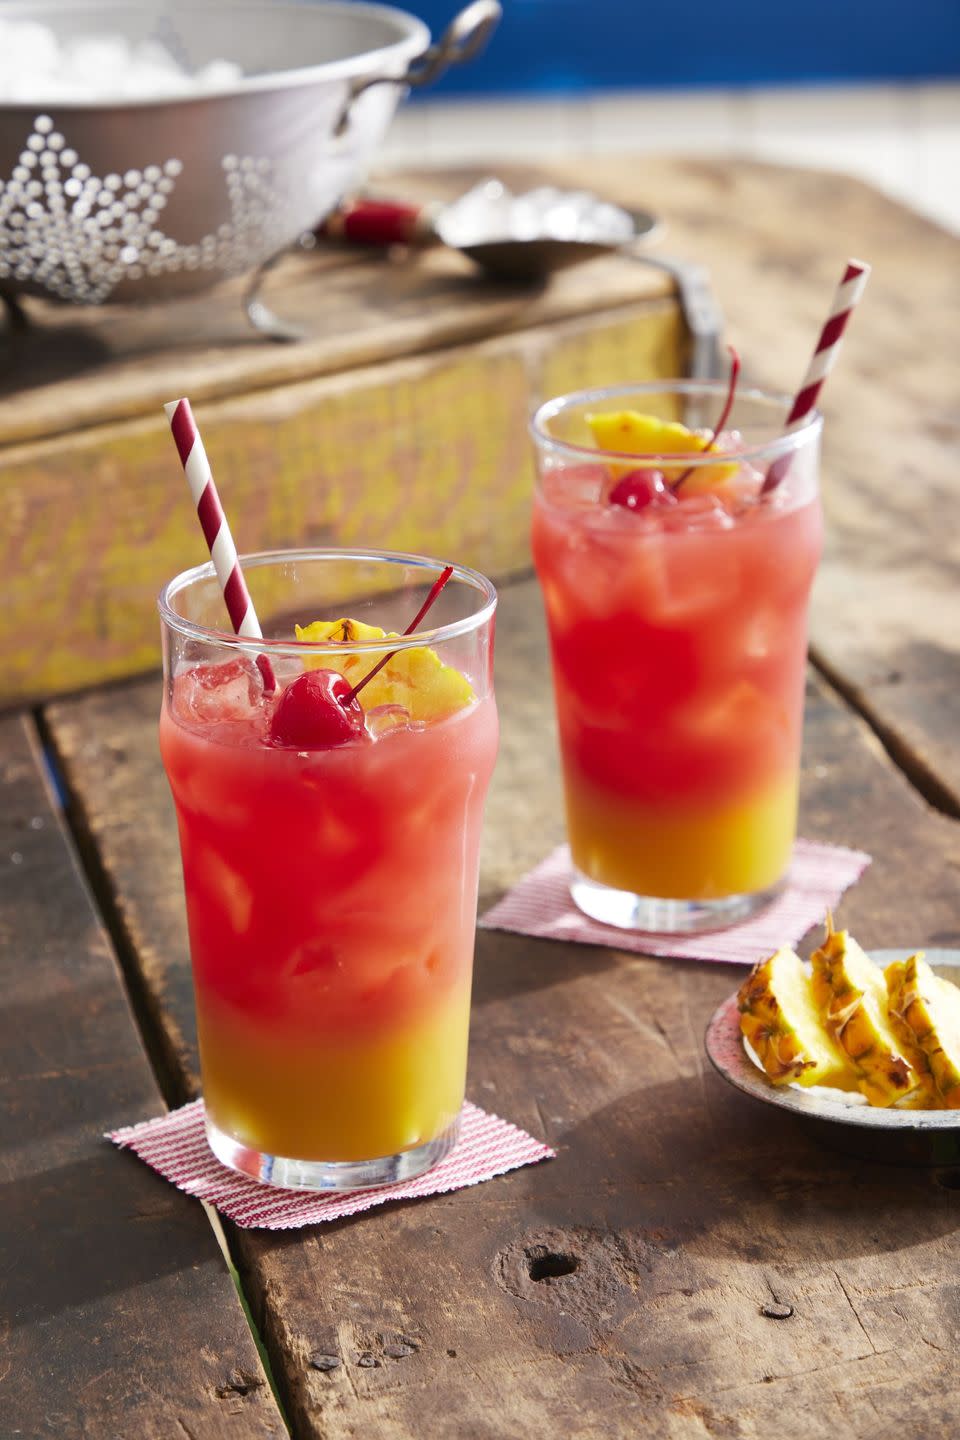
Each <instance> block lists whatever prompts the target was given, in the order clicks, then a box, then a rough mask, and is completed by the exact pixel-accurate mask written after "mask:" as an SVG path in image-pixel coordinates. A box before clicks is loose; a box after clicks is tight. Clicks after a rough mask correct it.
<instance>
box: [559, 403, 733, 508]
mask: <svg viewBox="0 0 960 1440" xmlns="http://www.w3.org/2000/svg"><path fill="white" fill-rule="evenodd" d="M586 420H587V424H588V425H589V426H590V433H591V435H592V436H593V441H594V444H595V445H597V446H598V447H599V449H601V450H608V451H614V452H619V453H620V454H621V455H637V456H649V455H701V454H703V452H704V451H705V450H708V449H709V448H710V441H709V437H707V436H706V435H698V434H697V433H696V432H695V431H693V430H688V429H687V427H686V425H681V424H680V422H679V421H678V420H660V419H658V418H657V416H656V415H641V414H640V412H639V411H637V410H617V411H615V412H614V413H612V414H599V415H588V416H587V417H586ZM612 468H613V470H614V473H615V474H616V475H618V476H619V475H621V474H624V475H625V474H626V473H627V472H628V470H629V469H630V467H629V466H627V465H620V466H614V467H612ZM688 468H689V467H688V466H686V465H662V466H661V467H660V469H661V471H662V473H663V478H664V479H665V480H666V482H667V484H668V485H672V484H673V483H674V482H675V481H677V480H679V479H680V476H681V475H682V474H683V473H684V471H685V470H687V469H688ZM739 468H740V467H739V465H738V464H737V463H733V464H731V465H711V466H709V468H708V469H706V470H704V472H703V473H701V472H700V470H699V468H696V469H694V470H693V472H692V473H691V474H690V475H689V477H688V478H687V479H686V480H685V481H684V483H683V494H685V495H694V494H696V493H697V491H698V490H701V489H714V488H715V487H716V486H717V485H718V484H720V483H721V482H723V481H724V480H729V479H730V478H731V476H733V475H736V473H737V471H738V470H739ZM698 481H699V482H700V483H698Z"/></svg>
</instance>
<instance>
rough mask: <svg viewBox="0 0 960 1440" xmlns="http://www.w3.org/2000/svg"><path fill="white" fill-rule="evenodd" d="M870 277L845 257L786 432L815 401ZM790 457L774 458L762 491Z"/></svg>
mask: <svg viewBox="0 0 960 1440" xmlns="http://www.w3.org/2000/svg"><path fill="white" fill-rule="evenodd" d="M869 278H870V266H869V265H867V264H866V263H865V262H864V261H863V260H848V261H847V268H846V269H845V270H844V272H843V279H842V280H841V281H840V284H839V285H838V286H837V291H836V294H835V295H834V297H833V304H832V305H831V306H830V313H829V315H828V316H827V319H826V323H825V324H824V327H823V329H822V330H821V331H820V338H819V340H818V341H817V346H816V349H815V350H814V352H813V356H812V358H811V360H810V364H809V365H808V366H807V373H806V375H804V377H803V384H802V385H801V386H800V389H799V390H798V391H797V394H796V398H795V400H794V402H793V404H792V405H791V407H790V414H789V415H788V416H787V423H786V426H785V428H784V434H785V435H790V434H791V433H792V432H793V431H794V430H799V429H800V427H801V425H803V424H804V422H805V421H806V419H807V417H808V416H809V414H810V412H811V411H812V410H813V408H814V406H815V405H816V403H817V398H818V396H819V394H820V391H821V390H822V389H823V382H824V381H825V380H826V378H827V376H828V375H829V374H830V371H831V370H832V369H833V367H834V364H835V362H836V359H837V356H838V354H839V353H840V342H841V341H842V339H843V332H844V331H845V330H846V328H847V324H848V322H849V320H850V316H851V315H852V314H853V311H854V309H855V307H856V304H857V301H858V300H859V299H860V296H861V295H862V294H863V292H864V290H865V288H866V284H867V281H868V279H869ZM792 458H793V457H792V456H791V455H784V456H781V458H780V459H779V460H775V461H774V462H773V464H772V465H771V466H770V469H769V470H768V471H767V478H766V479H765V480H764V482H763V490H762V491H761V494H764V495H766V494H769V492H770V491H771V490H774V489H776V487H777V486H778V485H779V484H780V481H781V480H782V479H783V477H784V475H785V474H786V473H787V470H788V469H789V466H790V461H791V459H792Z"/></svg>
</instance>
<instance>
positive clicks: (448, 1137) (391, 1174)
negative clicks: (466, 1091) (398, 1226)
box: [206, 1115, 460, 1194]
mask: <svg viewBox="0 0 960 1440" xmlns="http://www.w3.org/2000/svg"><path fill="white" fill-rule="evenodd" d="M206 1130H207V1144H208V1145H209V1146H210V1149H211V1150H212V1151H213V1153H214V1155H216V1157H217V1159H218V1160H220V1161H222V1163H223V1164H224V1165H228V1166H229V1167H230V1169H231V1170H239V1172H240V1174H241V1175H249V1176H250V1178H251V1179H252V1180H259V1181H260V1183H261V1184H262V1185H276V1186H277V1187H278V1188H279V1189H283V1190H322V1191H326V1192H327V1193H328V1194H336V1193H338V1192H340V1191H344V1190H372V1189H375V1188H376V1187H377V1186H379V1185H394V1184H396V1182H397V1181H398V1180H412V1179H413V1177H414V1176H415V1175H422V1174H423V1172H424V1171H425V1170H430V1169H432V1168H433V1166H434V1165H436V1164H438V1163H439V1162H440V1161H441V1160H442V1159H443V1158H444V1156H445V1155H449V1153H450V1151H451V1150H452V1149H453V1147H454V1145H456V1143H457V1139H458V1137H459V1135H460V1116H459V1115H458V1116H457V1118H456V1120H454V1122H453V1124H452V1125H449V1126H448V1127H447V1129H446V1130H444V1131H443V1132H442V1133H441V1134H440V1135H438V1136H437V1137H436V1138H435V1139H433V1140H428V1141H427V1142H426V1143H425V1144H424V1145H418V1146H417V1147H416V1149H414V1150H401V1151H399V1152H398V1153H397V1154H396V1155H382V1156H380V1158H379V1159H377V1160H291V1159H288V1158H287V1157H286V1156H284V1155H267V1154H265V1153H264V1152H262V1151H260V1150H253V1149H251V1148H250V1146H249V1145H242V1144H241V1143H240V1141H239V1140H235V1139H234V1138H233V1136H232V1135H227V1134H226V1132H225V1131H223V1130H219V1129H218V1128H217V1126H216V1125H214V1124H213V1122H212V1121H211V1119H210V1117H209V1116H207V1118H206Z"/></svg>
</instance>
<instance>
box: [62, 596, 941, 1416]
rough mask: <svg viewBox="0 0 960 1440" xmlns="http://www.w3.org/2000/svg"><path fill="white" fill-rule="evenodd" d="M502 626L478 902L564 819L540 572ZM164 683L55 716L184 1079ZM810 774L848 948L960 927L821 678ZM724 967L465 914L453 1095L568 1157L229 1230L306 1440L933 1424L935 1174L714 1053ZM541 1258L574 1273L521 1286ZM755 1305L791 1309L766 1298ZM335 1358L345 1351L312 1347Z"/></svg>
mask: <svg viewBox="0 0 960 1440" xmlns="http://www.w3.org/2000/svg"><path fill="white" fill-rule="evenodd" d="M497 635H498V689H499V697H500V705H501V713H502V719H503V745H502V752H501V760H500V764H499V767H498V772H497V775H496V778H495V782H494V787H493V793H492V796H491V803H490V806H489V811H488V824H487V835H486V842H485V850H484V861H483V881H482V890H483V893H484V897H485V900H489V899H491V898H492V897H493V896H494V895H495V894H497V893H499V892H500V891H501V890H502V888H503V887H504V886H506V885H508V884H509V883H511V882H512V881H513V880H514V879H516V878H517V876H518V875H519V874H520V873H521V872H522V871H523V870H524V869H526V868H527V867H528V866H529V865H530V864H531V863H533V862H534V861H535V860H537V859H539V858H540V857H541V856H542V855H543V854H544V853H546V851H547V850H548V849H549V848H550V847H551V846H552V845H553V844H554V843H555V842H556V840H557V839H559V838H560V836H561V833H562V826H561V818H560V798H559V784H558V772H557V766H556V759H555V752H554V748H553V743H552V738H551V737H552V730H553V724H552V713H551V699H550V687H549V676H548V666H547V659H546V651H545V644H544V639H543V634H542V622H541V619H540V606H539V601H538V597H537V596H536V593H535V589H534V586H533V584H532V582H525V583H522V584H518V585H514V586H509V587H507V588H506V589H505V591H504V592H503V596H502V610H501V614H500V617H499V622H498V627H497ZM155 699H156V691H155V689H154V687H153V686H152V685H146V684H140V685H134V686H129V687H123V688H122V689H117V690H116V691H114V692H113V694H112V695H111V696H109V697H108V696H99V697H98V696H92V697H87V698H85V699H82V700H79V701H74V702H69V703H62V704H59V705H57V706H56V707H54V708H53V709H52V710H51V711H50V712H49V713H50V723H51V726H52V730H53V733H54V735H55V737H56V741H57V744H58V746H59V747H60V749H61V752H62V754H63V756H64V760H65V765H66V771H67V774H68V776H69V779H70V783H71V785H72V786H73V787H74V788H75V791H76V794H77V797H78V804H79V807H80V809H81V810H82V814H83V817H84V819H85V823H86V824H87V825H88V826H89V828H90V832H91V835H92V836H93V838H94V841H95V844H96V846H97V848H98V851H99V853H100V854H101V855H102V857H103V860H104V864H105V867H106V871H107V874H108V875H109V877H110V878H111V881H112V884H113V886H114V888H115V891H116V894H117V896H118V903H119V904H120V905H121V907H122V910H123V913H124V915H125V916H126V919H127V923H128V926H129V928H130V933H131V936H132V937H133V939H134V941H135V943H137V944H140V943H141V941H142V938H143V937H145V936H149V937H151V942H152V947H151V948H150V949H149V950H148V951H147V954H146V962H145V968H146V969H147V971H148V973H149V977H150V984H151V985H152V987H153V990H154V997H155V998H154V1004H155V1008H156V1013H157V1014H158V1016H159V1017H161V1020H162V1023H164V1024H166V1025H167V1026H168V1029H169V1031H170V1034H171V1037H172V1038H171V1049H173V1050H176V1051H177V1053H178V1054H180V1055H181V1056H183V1057H184V1072H183V1083H184V1086H185V1087H188V1086H189V1085H190V1083H191V1075H192V1074H193V1073H195V1060H194V1056H193V1051H192V1042H191V1041H190V1039H189V1022H188V1020H187V1018H186V1014H187V1007H188V1005H189V999H188V991H187V981H186V942H185V932H184V927H183V919H182V911H181V908H180V902H179V900H178V899H177V898H174V897H176V896H178V893H179V884H180V880H179V873H178V862H177V856H176V841H175V837H174V832H173V819H172V814H171V813H170V811H169V808H168V807H167V806H166V805H165V803H162V796H163V779H162V776H161V774H160V769H159V761H158V758H157V754H156V749H155V742H154V739H153V735H152V733H151V730H152V726H151V727H150V728H148V725H147V723H146V721H147V717H152V713H153V710H154V706H155ZM121 754H122V756H123V763H122V767H119V768H122V771H123V774H122V775H121V776H119V777H117V778H116V779H115V780H113V781H111V780H109V778H108V774H109V769H110V766H109V763H108V761H109V757H110V755H114V756H120V755H121ZM105 785H106V786H108V787H109V788H107V789H105V788H104V787H105ZM803 794H804V830H805V833H806V834H808V835H811V836H813V837H815V838H823V839H830V840H835V841H840V842H845V843H848V844H855V845H861V846H866V847H867V848H869V849H870V850H871V851H872V852H873V855H874V864H873V866H872V867H871V869H870V870H869V871H868V872H867V874H866V876H865V877H864V879H863V881H862V882H861V883H860V885H858V886H857V887H856V889H855V890H854V891H853V892H852V893H851V894H850V896H849V897H848V899H847V900H845V902H844V905H843V910H842V915H843V919H844V921H845V922H846V923H849V924H850V925H851V926H852V927H853V928H854V930H855V931H856V933H857V934H858V935H859V936H860V937H861V938H862V939H863V941H864V942H865V943H866V944H868V945H880V944H884V945H896V944H919V943H923V942H928V943H939V944H943V945H949V944H954V945H957V944H960V913H958V908H957V886H956V878H955V876H956V869H957V866H958V865H960V831H958V829H957V827H956V826H955V825H953V824H952V823H950V822H949V821H947V820H946V819H945V818H944V817H942V816H938V815H936V814H934V813H932V812H931V811H930V810H929V808H928V807H927V806H926V805H925V804H924V802H923V801H922V799H921V798H920V797H919V796H918V795H917V793H916V792H915V791H914V790H913V789H912V788H911V787H910V786H909V784H908V783H907V782H906V780H905V779H904V777H903V776H902V775H901V774H900V773H899V772H898V771H896V770H895V769H894V767H893V766H892V765H891V763H890V761H889V760H888V758H887V757H886V756H885V755H884V754H883V752H882V750H881V748H880V747H879V745H878V744H877V742H876V740H875V739H874V737H873V736H872V735H871V734H870V733H869V732H868V731H867V730H866V727H865V726H864V725H863V724H862V723H861V722H860V721H859V720H858V719H857V718H856V717H854V716H851V714H850V713H849V712H848V711H847V710H846V709H844V708H843V707H842V706H840V705H839V704H838V703H837V702H836V700H835V699H834V698H833V697H831V696H830V695H829V694H828V693H827V692H826V691H825V690H824V688H823V687H822V685H821V684H820V683H818V682H814V683H813V686H812V689H811V692H810V697H809V714H808V727H807V747H806V758H805V765H804V784H803ZM741 974H742V971H738V970H736V969H735V968H732V967H720V966H709V965H698V964H692V963H686V962H668V961H655V960H646V959H642V958H638V957H636V956H626V955H621V954H618V953H617V952H616V951H612V950H603V951H598V950H594V949H589V948H585V947H578V946H565V945H561V944H554V943H549V942H534V941H528V940H524V939H522V938H519V937H512V936H507V935H499V934H489V933H481V935H480V938H479V945H478V964H477V979H476V992H475V1007H474V1017H473V1037H472V1050H471V1061H470V1079H469V1093H470V1095H471V1097H472V1098H473V1099H475V1100H476V1101H477V1102H478V1103H480V1104H483V1105H485V1106H487V1107H488V1108H491V1109H495V1110H497V1111H498V1112H499V1113H502V1114H504V1115H506V1116H508V1117H509V1118H511V1119H513V1120H516V1121H517V1122H519V1123H521V1124H523V1125H526V1126H528V1127H529V1128H530V1129H531V1130H533V1131H534V1132H535V1133H538V1134H544V1135H546V1136H547V1137H548V1138H549V1139H550V1140H551V1142H552V1143H553V1144H555V1145H556V1146H557V1148H558V1149H559V1152H560V1154H559V1159H558V1160H557V1161H556V1162H555V1163H552V1164H545V1165H541V1166H537V1167H534V1168H532V1169H530V1170H526V1171H519V1172H517V1173H515V1174H513V1175H511V1176H509V1177H505V1178H503V1179H500V1180H497V1181H494V1182H491V1183H490V1184H488V1185H484V1186H480V1187H478V1188H476V1189H473V1190H468V1191H463V1192H460V1193H458V1194H454V1195H450V1196H444V1197H438V1198H436V1199H431V1200H429V1201H424V1202H423V1203H418V1204H411V1205H403V1206H391V1207H386V1208H385V1209H382V1210H378V1211H376V1212H373V1213H371V1214H370V1215H368V1216H366V1217H364V1218H363V1219H361V1220H359V1221H356V1222H345V1223H343V1224H339V1225H336V1226H332V1227H329V1228H328V1227H324V1228H322V1229H318V1230H316V1231H313V1232H309V1233H306V1234H304V1235H302V1236H299V1237H298V1236H287V1237H285V1238H284V1239H283V1240H282V1241H278V1240H276V1239H271V1238H268V1237H266V1236H262V1235H258V1234H256V1233H255V1232H246V1233H238V1235H237V1237H236V1238H237V1246H238V1253H239V1257H240V1263H241V1266H242V1271H243V1274H244V1277H245V1280H246V1283H247V1285H248V1287H249V1291H250V1293H251V1294H252V1295H253V1296H254V1297H255V1303H256V1313H257V1316H258V1319H259V1322H260V1324H261V1325H262V1327H263V1330H264V1332H265V1334H266V1337H267V1339H268V1343H269V1344H270V1346H271V1347H272V1351H273V1355H274V1359H275V1363H276V1364H277V1365H279V1366H280V1367H281V1368H282V1373H283V1375H284V1380H285V1384H286V1387H287V1390H286V1394H287V1399H288V1402H289V1405H290V1409H291V1412H292V1415H293V1417H294V1424H295V1426H296V1427H297V1433H298V1434H302V1435H303V1436H304V1437H317V1440H319V1437H323V1440H338V1437H347V1436H349V1435H356V1434H364V1435H372V1436H384V1437H387V1436H389V1437H391V1440H393V1437H398V1440H399V1437H404V1440H407V1437H410V1440H413V1437H419V1436H422V1435H425V1434H429V1435H430V1436H431V1437H434V1436H436V1437H439V1440H445V1437H448V1436H449V1437H451V1440H453V1437H459V1436H464V1435H469V1436H471V1437H473V1436H477V1437H483V1440H500V1437H503V1440H507V1437H510V1440H520V1437H527V1436H529V1437H535V1436H537V1437H538V1436H541V1435H543V1434H544V1433H545V1431H547V1430H550V1431H552V1430H554V1429H559V1428H562V1430H563V1432H564V1433H566V1434H569V1435H571V1436H573V1437H594V1436H597V1437H599V1436H608V1435H624V1436H626V1435H634V1434H638V1433H642V1434H644V1435H650V1436H653V1437H659V1436H666V1437H671V1440H672V1437H675V1436H676V1437H687V1436H690V1437H699V1436H702V1435H715V1436H721V1435H730V1436H737V1437H740V1440H754V1437H756V1440H760V1437H767V1436H768V1435H769V1434H770V1433H771V1431H772V1430H773V1429H774V1428H775V1427H777V1426H778V1427H779V1428H780V1429H781V1430H782V1428H783V1424H784V1416H794V1415H795V1416H799V1415H802V1416H803V1417H804V1420H803V1425H804V1434H805V1436H808V1437H810V1440H821V1437H823V1440H826V1437H828V1436H832V1435H833V1434H834V1433H836V1429H837V1427H838V1426H841V1425H842V1426H843V1428H844V1429H845V1431H846V1433H850V1434H857V1435H868V1434H870V1435H873V1434H876V1433H879V1429H882V1430H883V1431H884V1433H888V1432H889V1433H893V1432H894V1430H895V1429H897V1428H898V1427H899V1428H900V1429H901V1430H902V1431H903V1433H908V1434H914V1433H916V1434H920V1433H928V1434H935V1433H940V1432H939V1430H938V1427H941V1428H942V1429H943V1430H944V1431H946V1430H948V1429H949V1426H950V1421H949V1420H948V1418H947V1417H948V1416H950V1415H951V1414H952V1413H954V1412H955V1409H956V1405H957V1403H958V1402H960V1385H958V1381H957V1377H956V1370H955V1367H954V1365H953V1361H952V1354H953V1351H954V1348H955V1346H956V1344H957V1342H958V1341H960V1333H958V1331H960V1307H958V1305H957V1299H956V1286H955V1280H954V1274H955V1270H956V1266H957V1263H958V1260H960V1232H958V1231H957V1227H956V1196H955V1193H954V1192H953V1191H952V1190H951V1189H949V1188H940V1187H938V1185H937V1183H936V1180H935V1177H934V1176H933V1175H931V1174H930V1173H929V1172H927V1171H924V1170H902V1169H897V1168H887V1167H884V1166H878V1165H868V1164H865V1163H863V1162H860V1161H857V1160H854V1159H850V1158H847V1157H846V1156H844V1155H842V1154H840V1153H833V1152H829V1151H825V1150H823V1149H821V1148H820V1147H819V1146H818V1145H817V1144H816V1143H815V1142H814V1141H813V1140H811V1139H810V1138H809V1137H808V1136H807V1135H806V1134H805V1133H804V1132H802V1131H801V1130H799V1129H798V1128H796V1127H795V1126H794V1124H793V1123H792V1122H790V1121H786V1122H785V1121H784V1120H783V1118H782V1117H777V1118H776V1119H775V1120H774V1119H772V1118H771V1116H770V1114H769V1113H768V1112H766V1111H765V1110H762V1109H761V1108H760V1107H756V1106H754V1105H752V1104H750V1103H749V1102H747V1101H746V1100H744V1099H743V1098H742V1097H740V1096H738V1095H736V1094H735V1093H734V1092H732V1091H731V1090H729V1089H728V1088H727V1087H726V1086H725V1085H724V1084H723V1083H722V1082H721V1081H720V1080H719V1079H718V1078H717V1077H715V1076H714V1075H713V1073H712V1071H710V1069H709V1067H708V1066H707V1065H706V1062H705V1060H704V1058H703V1054H702V1035H703V1030H704V1027H705V1025H706V1023H707V1020H708V1018H709V1016H710V1014H711V1012H712V1010H713V1008H714V1007H715V1006H716V1004H717V1003H718V1002H719V1001H720V1000H721V999H722V998H723V997H724V996H725V995H727V994H729V992H730V990H731V989H732V988H733V986H734V985H735V984H736V983H737V980H738V977H739V975H741ZM947 1178H948V1183H952V1180H951V1177H947ZM544 1254H546V1255H553V1256H560V1257H561V1260H560V1261H559V1262H555V1264H558V1265H559V1268H560V1269H562V1268H563V1267H564V1265H568V1266H570V1267H571V1268H570V1272H569V1273H568V1274H558V1275H556V1276H555V1277H553V1278H550V1277H548V1278H546V1279H536V1278H534V1276H535V1275H536V1274H539V1273H540V1272H539V1271H538V1270H537V1267H536V1264H535V1262H536V1260H537V1258H538V1257H542V1256H543V1255H544ZM565 1256H566V1257H572V1260H567V1261H564V1260H563V1258H562V1257H565ZM531 1266H532V1267H533V1274H531ZM548 1268H549V1266H548ZM774 1298H776V1300H777V1301H783V1302H785V1303H787V1304H789V1305H791V1306H792V1307H793V1310H794V1314H793V1315H792V1316H791V1317H790V1318H789V1320H787V1321H778V1320H775V1319H771V1318H769V1317H768V1316H767V1315H764V1313H763V1307H764V1305H768V1304H769V1303H770V1302H771V1301H772V1300H773V1299H774ZM326 1355H333V1356H334V1357H336V1358H337V1359H339V1361H340V1363H339V1364H338V1365H337V1367H336V1368H334V1369H331V1370H326V1369H321V1368H317V1366H316V1365H315V1364H314V1363H313V1361H314V1360H317V1359H318V1358H319V1357H322V1356H326ZM320 1364H321V1365H322V1364H323V1361H322V1360H321V1361H320ZM921 1418H922V1423H923V1424H927V1425H928V1426H929V1428H928V1429H927V1430H926V1431H923V1430H922V1427H921ZM878 1427H879V1429H878ZM788 1433H789V1432H788Z"/></svg>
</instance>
